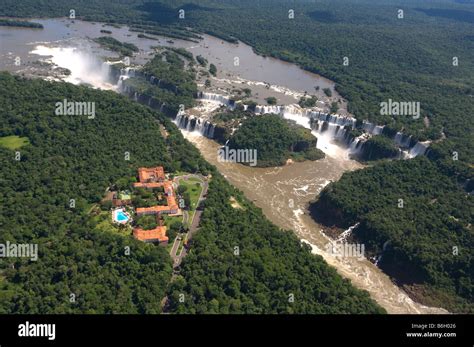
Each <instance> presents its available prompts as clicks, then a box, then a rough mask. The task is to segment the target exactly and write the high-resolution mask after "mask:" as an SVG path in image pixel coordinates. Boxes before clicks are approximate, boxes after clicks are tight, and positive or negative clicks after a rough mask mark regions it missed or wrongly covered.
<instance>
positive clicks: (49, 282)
mask: <svg viewBox="0 0 474 347" xmlns="http://www.w3.org/2000/svg"><path fill="white" fill-rule="evenodd" d="M0 89H1V90H2V93H1V94H0V109H2V110H9V111H8V112H2V113H1V114H0V118H1V124H2V127H1V132H0V135H1V136H2V137H5V136H10V134H14V133H16V134H17V136H19V137H20V138H24V137H25V136H27V137H28V138H29V140H30V141H31V143H32V145H30V146H24V147H22V151H21V152H22V156H21V160H20V161H15V160H12V152H11V150H9V149H6V148H4V147H3V146H2V147H0V161H1V162H2V165H1V166H0V177H2V184H1V186H0V205H1V206H2V208H1V209H0V224H1V225H2V227H1V229H2V234H1V242H2V243H4V242H6V241H10V242H19V243H37V244H38V248H39V259H38V261H36V262H30V261H28V260H26V259H21V258H5V259H3V260H2V261H1V262H0V273H1V275H2V277H4V280H3V281H2V282H1V283H0V312H2V313H13V312H14V313H29V314H33V313H159V312H160V311H161V307H160V300H161V298H162V297H164V295H165V289H166V286H167V283H168V281H169V279H170V277H171V271H172V266H171V261H170V259H169V255H168V254H167V253H166V251H165V250H164V249H161V248H160V247H154V246H152V245H147V244H143V243H141V242H138V241H135V240H134V239H133V238H132V237H131V236H130V234H129V236H122V235H121V234H120V233H116V232H103V231H104V230H110V231H114V230H112V229H109V227H110V224H108V226H106V225H105V224H101V223H102V222H103V221H105V220H106V223H110V221H111V218H110V213H108V216H105V217H103V218H105V219H100V218H98V219H96V218H95V217H94V214H95V213H96V212H92V216H91V215H90V212H89V211H90V206H91V204H93V203H98V202H99V201H100V200H101V199H102V198H103V195H104V191H105V188H106V187H108V186H110V184H111V183H113V182H116V181H117V180H119V179H120V178H122V177H131V176H134V175H135V174H136V169H137V167H140V166H152V165H156V164H161V165H163V166H164V167H165V170H166V171H169V172H172V171H174V170H178V169H181V170H186V171H190V172H195V170H198V169H199V168H201V167H202V168H207V167H208V166H207V164H206V163H205V162H204V161H203V160H202V159H201V158H200V156H199V153H198V152H197V150H196V149H194V148H193V147H191V146H190V145H189V144H188V143H187V142H186V141H185V140H184V139H183V138H182V136H181V134H180V132H179V130H178V129H176V127H174V126H173V125H172V123H171V121H169V119H168V118H166V117H164V116H163V115H159V114H156V113H152V112H151V111H150V109H148V108H146V107H144V106H141V105H138V104H136V103H134V102H132V101H129V100H128V99H126V98H124V97H123V96H120V95H118V94H116V93H113V92H101V91H97V90H92V89H90V88H87V87H85V86H73V85H71V84H66V83H52V82H46V81H42V80H24V79H20V78H18V77H13V76H11V75H9V74H6V73H0ZM79 96H80V98H82V99H84V100H87V101H90V102H95V103H96V107H97V110H100V114H101V116H100V117H97V118H96V119H94V120H90V119H87V117H85V118H83V119H81V118H80V117H79V118H78V117H58V116H55V115H54V109H55V106H54V105H55V103H56V102H57V101H58V100H63V99H64V98H68V99H75V100H77V99H78V97H79ZM132 120H133V121H132ZM160 123H162V124H163V125H164V126H165V127H166V128H167V131H168V132H169V136H168V137H167V138H166V139H164V138H162V137H161V136H160V131H159V130H160ZM137 134H140V136H136V135H137ZM126 151H129V152H130V153H132V155H131V158H130V160H129V161H126V160H124V154H123V153H125V152H126ZM70 199H75V208H70ZM18 211H21V213H18ZM98 213H100V211H99V212H98ZM104 213H107V212H104ZM104 228H105V229H104ZM125 247H130V250H131V251H130V254H129V255H128V254H126V253H125ZM71 293H74V294H76V302H75V303H73V304H71V302H70V301H69V297H70V294H71Z"/></svg>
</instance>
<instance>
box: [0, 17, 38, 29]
mask: <svg viewBox="0 0 474 347" xmlns="http://www.w3.org/2000/svg"><path fill="white" fill-rule="evenodd" d="M0 26H4V27H16V28H30V29H43V24H40V23H34V22H28V21H24V20H11V19H0Z"/></svg>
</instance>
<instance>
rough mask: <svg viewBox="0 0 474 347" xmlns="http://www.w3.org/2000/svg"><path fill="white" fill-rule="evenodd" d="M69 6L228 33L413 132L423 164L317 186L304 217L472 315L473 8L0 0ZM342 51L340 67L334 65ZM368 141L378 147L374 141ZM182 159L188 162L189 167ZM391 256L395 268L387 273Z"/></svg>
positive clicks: (151, 24) (394, 165) (366, 114)
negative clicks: (407, 109)
mask: <svg viewBox="0 0 474 347" xmlns="http://www.w3.org/2000/svg"><path fill="white" fill-rule="evenodd" d="M70 8H75V9H76V12H77V15H78V16H79V17H80V18H84V19H87V20H94V21H99V20H101V21H109V22H112V23H113V22H120V23H127V24H131V25H134V26H135V27H137V28H141V29H140V30H141V31H146V32H148V31H150V30H157V31H158V32H161V33H169V35H172V34H173V33H174V34H176V35H183V36H184V37H187V38H190V39H195V38H196V37H198V33H197V32H195V31H200V32H205V33H210V34H213V35H215V36H218V37H220V38H222V39H225V40H228V41H231V42H235V41H236V38H238V39H240V40H242V41H244V42H246V43H248V44H250V45H252V46H253V47H254V49H255V50H256V51H257V52H259V53H261V54H264V55H268V56H273V57H278V58H280V59H283V60H286V61H290V62H294V63H297V64H299V65H300V66H302V67H303V68H305V69H307V70H309V71H313V72H317V73H320V74H322V75H324V76H326V77H328V78H330V79H332V80H334V81H335V82H336V83H337V91H338V92H339V93H340V94H341V95H342V96H343V97H344V98H346V99H347V100H348V101H349V111H351V112H352V113H354V115H355V116H356V117H357V118H358V119H359V120H361V119H369V120H371V121H373V122H375V123H378V124H386V125H387V127H386V129H387V130H390V132H392V133H394V132H396V131H398V130H403V132H404V133H405V134H409V135H413V140H427V139H431V140H433V141H434V142H433V143H432V144H431V146H430V150H429V152H428V155H427V156H428V158H429V160H428V159H426V158H420V159H416V160H410V161H406V162H400V161H393V162H387V163H383V164H377V165H376V166H374V167H373V168H368V169H364V170H359V171H356V172H354V173H350V174H346V175H344V176H343V179H342V180H341V182H338V183H335V184H331V185H329V186H328V187H327V189H326V190H325V191H324V193H323V194H322V196H321V198H320V199H319V201H318V203H317V204H315V205H314V207H315V209H316V211H315V212H316V213H315V214H316V215H317V216H316V217H317V218H320V219H321V218H327V217H332V219H334V218H339V219H340V221H339V222H338V223H337V224H340V225H341V226H347V225H349V224H352V223H355V222H357V221H360V222H361V224H360V227H359V228H358V229H357V231H356V235H355V236H356V237H359V238H361V239H363V240H364V241H365V242H367V243H368V244H369V245H370V246H371V249H372V251H373V252H374V253H377V252H379V251H380V248H381V247H382V248H383V244H384V243H385V242H386V241H390V242H391V244H392V246H391V247H389V248H388V249H387V254H386V255H384V256H383V257H382V260H381V264H382V266H383V268H384V269H386V271H388V272H389V273H390V274H391V275H392V276H394V277H395V278H396V279H397V280H398V281H400V282H401V283H403V284H405V285H406V286H407V289H410V285H412V284H414V283H415V284H417V283H421V284H422V286H423V288H424V290H427V292H426V293H425V292H423V294H420V291H419V290H418V291H414V292H413V295H415V296H417V298H418V299H421V300H424V302H427V303H428V304H433V305H439V306H443V307H448V308H449V309H452V310H454V311H472V302H473V300H472V290H473V289H472V283H473V281H474V271H473V268H472V255H471V253H469V252H468V251H466V250H469V249H472V229H471V227H470V224H469V223H472V197H469V196H468V195H467V192H470V191H472V190H473V189H474V183H473V182H474V180H473V178H474V172H473V171H474V170H473V167H474V122H473V121H472V115H473V113H474V98H473V94H474V92H473V91H474V25H473V23H474V15H473V13H474V4H469V3H459V2H455V1H451V0H438V1H436V2H426V1H421V0H409V1H408V0H395V1H392V0H379V1H377V3H374V1H371V0H352V1H349V0H321V1H318V2H317V3H313V2H306V1H278V0H273V1H271V0H260V1H258V2H255V1H251V0H240V1H231V0H223V1H211V0H209V1H206V0H201V1H197V0H195V1H193V0H182V1H181V0H173V1H171V0H166V1H150V0H130V1H127V2H126V3H125V2H116V1H112V0H103V1H97V0H81V1H80V0H71V1H61V0H50V1H47V2H46V1H33V0H25V1H21V2H19V1H14V0H4V1H3V2H2V7H1V8H0V15H4V16H24V17H36V16H47V17H50V16H67V15H68V13H69V9H70ZM178 9H184V10H185V13H186V15H185V18H184V19H180V18H178ZM289 9H293V10H294V18H289V13H288V11H289ZM399 9H403V11H404V12H403V18H399V16H398V15H399V12H398V10H399ZM140 26H142V27H140ZM190 27H191V28H193V29H191V30H189V28H190ZM345 57H347V58H348V61H349V65H344V64H343V61H344V58H345ZM455 58H456V59H455ZM308 92H310V91H308ZM388 99H392V100H399V101H415V102H420V104H421V111H422V116H421V117H420V118H419V119H413V118H412V117H406V116H387V115H381V114H380V106H379V105H380V102H383V101H387V100H388ZM384 131H385V130H384ZM5 135H11V132H7V133H6V134H5ZM19 135H21V136H24V135H23V134H21V133H19ZM443 135H444V136H443ZM374 141H375V142H377V143H376V144H377V145H378V146H380V147H381V148H386V149H387V145H388V144H387V143H382V142H386V141H384V140H383V139H382V138H378V139H376V140H374ZM181 150H182V151H181ZM181 150H174V149H173V147H172V148H171V149H170V151H174V152H175V154H176V155H177V156H182V155H183V154H182V153H184V152H185V151H187V150H188V149H187V147H186V146H184V145H182V146H181ZM186 158H188V159H189V160H191V159H190V158H193V157H192V156H187V157H186ZM169 165H172V166H177V165H179V164H178V163H177V162H173V163H170V164H169ZM191 166H193V167H195V169H199V167H200V164H199V162H198V161H196V162H194V163H193V165H191ZM356 198H357V199H356ZM399 199H403V201H404V208H402V209H400V208H398V206H397V202H398V200H399ZM411 200H413V201H411ZM407 202H408V203H407ZM323 203H327V206H326V205H324V208H326V209H324V208H323V205H321V204H323ZM318 206H319V207H321V208H319V209H318V208H317V207H318ZM414 206H416V208H415V207H414ZM469 209H471V212H469ZM317 210H320V211H319V213H318V211H317ZM321 211H326V216H322V215H321ZM466 211H467V212H466ZM329 212H331V213H332V216H330V213H329ZM470 213H471V214H470ZM330 222H331V221H328V223H330ZM432 239H433V240H432ZM452 243H458V244H459V245H460V246H459V247H460V253H459V256H457V257H454V256H450V255H449V254H448V253H449V251H451V254H452V247H453V246H452V245H451V244H452ZM196 252H198V249H196ZM190 259H192V258H191V256H190ZM189 261H191V260H189ZM196 262H197V260H196ZM393 264H403V267H400V266H398V267H397V269H395V268H394V267H393V266H391V265H393ZM185 266H189V267H190V268H191V265H186V264H185ZM410 268H413V271H407V274H408V275H405V276H404V274H403V273H402V272H403V271H404V270H405V269H410ZM187 280H188V281H189V279H187ZM410 281H413V282H414V283H410ZM7 283H8V282H7ZM188 288H189V285H188ZM411 288H413V286H411ZM443 292H445V293H446V294H445V295H442V293H443Z"/></svg>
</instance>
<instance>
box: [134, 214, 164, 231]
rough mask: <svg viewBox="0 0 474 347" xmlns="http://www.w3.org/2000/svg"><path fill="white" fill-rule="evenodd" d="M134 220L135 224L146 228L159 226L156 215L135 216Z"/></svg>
mask: <svg viewBox="0 0 474 347" xmlns="http://www.w3.org/2000/svg"><path fill="white" fill-rule="evenodd" d="M134 222H135V226H137V227H139V228H142V229H145V230H150V229H155V228H156V227H157V226H158V223H157V221H156V216H155V215H143V216H140V217H135V219H134Z"/></svg>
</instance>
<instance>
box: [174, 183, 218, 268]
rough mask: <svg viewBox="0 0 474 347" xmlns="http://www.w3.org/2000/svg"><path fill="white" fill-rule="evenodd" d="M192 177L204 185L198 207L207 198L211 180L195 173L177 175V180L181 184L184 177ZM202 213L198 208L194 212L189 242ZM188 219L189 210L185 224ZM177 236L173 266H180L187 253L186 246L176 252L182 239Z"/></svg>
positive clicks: (184, 217)
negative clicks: (179, 239)
mask: <svg viewBox="0 0 474 347" xmlns="http://www.w3.org/2000/svg"><path fill="white" fill-rule="evenodd" d="M191 177H194V178H197V179H199V180H200V184H201V186H202V191H201V195H200V196H199V199H198V201H197V205H196V207H198V206H199V204H200V203H201V201H204V200H206V198H205V197H204V196H205V195H206V194H207V190H208V188H209V182H208V181H207V180H206V179H205V178H204V176H201V175H194V174H189V175H184V176H179V177H176V178H175V180H176V183H178V184H179V181H180V180H182V179H184V180H187V179H189V178H191ZM201 214H202V211H199V210H196V211H195V212H194V215H193V220H192V221H191V223H189V231H188V233H187V234H186V239H187V240H188V242H189V241H190V240H191V238H192V237H193V235H194V234H195V233H196V231H197V228H198V226H199V223H200V222H201ZM188 219H189V214H188V211H183V224H184V223H185V222H188ZM177 238H178V237H176V239H175V241H174V244H173V247H172V249H171V252H170V255H171V258H172V259H173V267H174V268H176V267H178V266H179V265H180V264H181V261H182V260H183V258H184V257H185V256H186V254H187V251H186V249H185V248H184V247H183V248H181V252H180V254H176V252H177V251H178V246H179V244H180V242H181V241H179V242H177Z"/></svg>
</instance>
